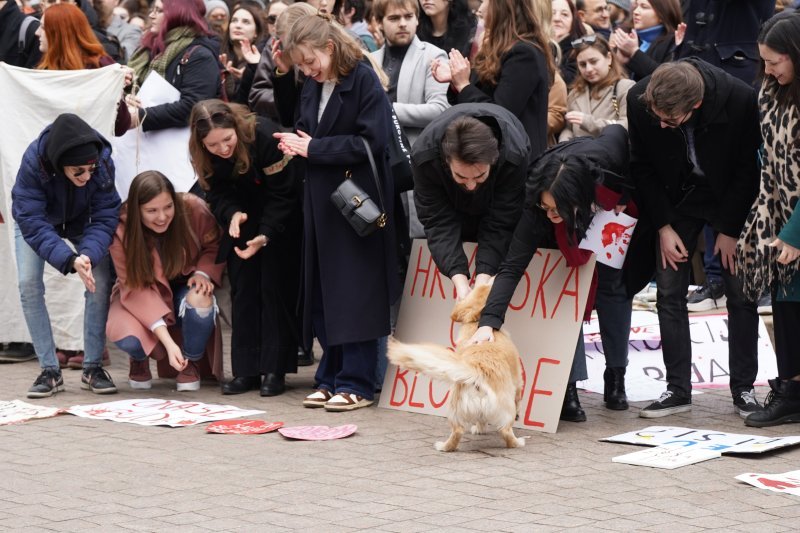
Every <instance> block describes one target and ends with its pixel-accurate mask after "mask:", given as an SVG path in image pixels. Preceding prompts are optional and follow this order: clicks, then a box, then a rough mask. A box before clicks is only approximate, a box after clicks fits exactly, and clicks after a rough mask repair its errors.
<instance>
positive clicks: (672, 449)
mask: <svg viewBox="0 0 800 533" xmlns="http://www.w3.org/2000/svg"><path fill="white" fill-rule="evenodd" d="M721 456H722V454H720V452H718V451H715V450H708V449H705V448H697V447H695V446H690V447H686V446H683V445H682V444H664V445H662V446H656V447H655V448H647V449H645V450H639V451H638V452H632V453H626V454H625V455H618V456H617V457H614V458H613V459H611V462H612V463H623V464H628V465H635V466H649V467H652V468H664V469H666V470H672V469H674V468H680V467H682V466H686V465H691V464H694V463H700V462H702V461H708V460H709V459H717V458H719V457H721Z"/></svg>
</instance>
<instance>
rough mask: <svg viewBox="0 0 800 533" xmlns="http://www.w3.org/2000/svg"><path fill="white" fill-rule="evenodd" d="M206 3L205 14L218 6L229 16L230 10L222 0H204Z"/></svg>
mask: <svg viewBox="0 0 800 533" xmlns="http://www.w3.org/2000/svg"><path fill="white" fill-rule="evenodd" d="M205 3H206V15H207V14H209V13H211V12H212V11H214V10H215V9H217V8H219V9H221V10H223V11H224V12H225V14H226V15H228V16H229V17H230V16H231V10H230V8H229V7H228V4H226V3H225V2H223V1H222V0H205Z"/></svg>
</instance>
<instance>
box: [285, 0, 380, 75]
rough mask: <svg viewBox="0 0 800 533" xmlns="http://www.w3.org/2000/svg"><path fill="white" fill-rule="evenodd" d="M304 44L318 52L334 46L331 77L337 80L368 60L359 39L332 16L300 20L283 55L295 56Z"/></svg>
mask: <svg viewBox="0 0 800 533" xmlns="http://www.w3.org/2000/svg"><path fill="white" fill-rule="evenodd" d="M301 45H306V46H308V47H310V48H312V49H315V50H322V49H324V48H326V47H327V46H329V45H331V46H332V48H333V49H332V53H331V74H332V75H333V76H334V77H335V78H336V80H339V79H341V78H342V77H344V76H347V75H348V74H350V72H352V71H353V69H354V68H355V67H356V65H357V64H358V63H359V62H360V61H361V60H362V59H364V51H363V50H362V49H361V46H359V44H358V43H357V42H356V40H355V39H354V38H353V37H351V36H350V34H349V33H347V31H346V30H345V29H344V28H342V26H341V25H339V23H338V22H336V21H335V20H333V18H332V17H331V16H329V15H327V14H324V13H318V14H316V15H306V16H303V17H300V18H299V19H298V20H297V21H296V22H295V23H294V24H293V25H292V28H291V29H290V30H289V35H288V37H287V39H286V42H285V43H284V44H283V53H284V54H288V55H289V56H291V55H293V54H294V53H295V52H296V51H297V49H298V47H299V46H301Z"/></svg>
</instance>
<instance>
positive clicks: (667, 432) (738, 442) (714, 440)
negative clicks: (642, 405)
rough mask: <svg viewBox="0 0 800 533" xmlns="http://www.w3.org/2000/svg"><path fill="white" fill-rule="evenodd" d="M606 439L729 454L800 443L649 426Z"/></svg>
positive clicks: (752, 436) (791, 440)
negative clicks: (694, 448)
mask: <svg viewBox="0 0 800 533" xmlns="http://www.w3.org/2000/svg"><path fill="white" fill-rule="evenodd" d="M600 440H601V441H606V442H621V443H623V444H640V445H643V446H662V445H664V444H681V445H683V446H697V447H698V448H705V449H708V450H716V451H718V452H721V453H723V454H726V453H764V452H768V451H770V450H776V449H778V448H784V447H787V446H797V445H798V444H800V437H798V436H793V437H762V436H759V435H740V434H738V433H726V432H724V431H715V430H713V429H691V428H682V427H673V426H650V427H646V428H644V429H640V430H637V431H630V432H628V433H622V434H620V435H615V436H613V437H606V438H604V439H600Z"/></svg>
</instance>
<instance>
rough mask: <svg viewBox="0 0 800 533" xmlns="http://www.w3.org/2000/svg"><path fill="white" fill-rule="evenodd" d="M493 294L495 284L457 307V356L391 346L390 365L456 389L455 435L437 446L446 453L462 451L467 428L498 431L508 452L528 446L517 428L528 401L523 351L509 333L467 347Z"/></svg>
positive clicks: (424, 347)
mask: <svg viewBox="0 0 800 533" xmlns="http://www.w3.org/2000/svg"><path fill="white" fill-rule="evenodd" d="M490 290H491V285H479V286H477V287H475V289H474V290H473V291H472V292H471V293H470V294H469V295H468V296H467V297H466V298H464V299H463V300H462V301H460V302H458V303H456V305H455V307H454V308H453V312H452V314H451V315H450V317H451V318H452V319H453V320H454V321H455V322H460V323H461V328H460V329H459V331H458V339H457V341H456V350H455V352H454V351H451V350H450V349H448V348H445V347H444V346H439V345H435V344H404V343H402V342H400V341H396V340H390V343H389V352H388V356H389V360H390V361H391V362H392V363H394V364H395V365H397V366H400V367H403V368H408V369H411V370H416V371H417V372H421V373H423V374H425V375H427V376H429V377H431V378H434V379H438V380H441V381H444V382H446V383H450V384H451V387H450V400H449V401H450V405H449V409H450V410H449V414H448V420H449V421H450V427H451V428H452V432H451V433H450V437H449V438H448V439H447V441H445V442H437V443H436V444H435V448H436V449H437V450H439V451H442V452H452V451H454V450H456V449H457V448H458V443H459V442H460V441H461V436H462V435H463V434H464V431H465V429H466V428H467V427H469V428H470V430H471V432H472V433H483V431H484V428H485V427H486V426H487V425H492V426H494V427H496V428H498V432H499V433H500V435H502V437H503V439H504V440H505V442H506V446H507V447H508V448H516V447H518V446H524V445H525V440H524V439H521V438H517V437H515V436H514V430H513V429H512V427H511V426H512V424H513V423H514V420H515V419H516V417H517V410H518V407H519V402H520V400H521V399H522V385H523V384H522V366H521V364H520V360H519V352H518V351H517V348H516V347H515V346H514V343H512V342H511V339H510V338H509V337H508V335H507V334H506V333H504V332H503V331H497V332H495V334H494V342H484V343H481V344H470V345H467V344H466V342H465V341H467V340H468V339H469V338H470V337H472V335H473V334H474V333H475V331H476V330H477V329H478V319H479V318H480V315H481V311H482V310H483V307H484V305H486V299H487V298H488V296H489V291H490Z"/></svg>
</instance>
